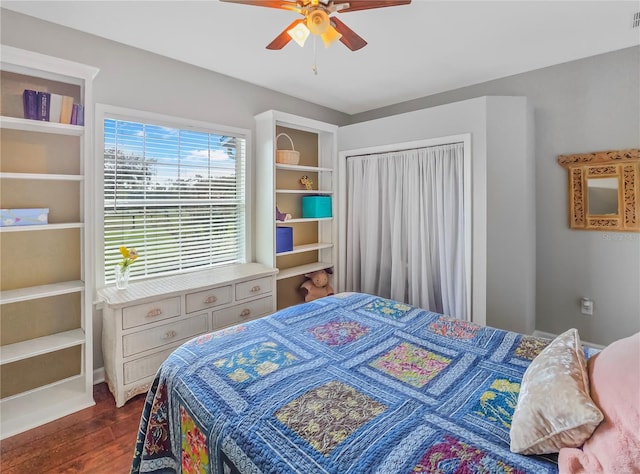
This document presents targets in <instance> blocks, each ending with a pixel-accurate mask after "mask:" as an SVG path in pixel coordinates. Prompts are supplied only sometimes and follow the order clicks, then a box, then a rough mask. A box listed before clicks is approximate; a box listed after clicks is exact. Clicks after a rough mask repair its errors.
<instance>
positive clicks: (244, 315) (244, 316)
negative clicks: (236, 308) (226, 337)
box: [240, 309, 251, 318]
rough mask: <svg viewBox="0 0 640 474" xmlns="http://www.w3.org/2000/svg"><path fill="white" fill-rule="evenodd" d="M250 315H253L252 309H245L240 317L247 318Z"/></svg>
mask: <svg viewBox="0 0 640 474" xmlns="http://www.w3.org/2000/svg"><path fill="white" fill-rule="evenodd" d="M250 314H251V310H250V309H243V310H242V312H241V313H240V317H241V318H246V317H247V316H249V315H250Z"/></svg>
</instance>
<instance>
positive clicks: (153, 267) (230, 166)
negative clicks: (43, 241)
mask: <svg viewBox="0 0 640 474" xmlns="http://www.w3.org/2000/svg"><path fill="white" fill-rule="evenodd" d="M245 151H246V140H245V138H244V137H240V136H229V135H225V134H219V133H216V132H215V131H214V130H210V131H208V130H205V131H195V130H185V129H181V128H179V127H176V128H171V127H167V126H161V125H156V124H150V123H140V122H136V121H127V120H116V119H113V118H106V119H105V120H104V262H105V282H106V283H109V282H113V281H114V280H115V278H114V274H113V273H114V272H113V267H114V266H115V265H116V264H117V263H118V262H119V261H121V258H122V257H121V254H120V251H119V248H120V246H126V247H128V248H132V247H133V248H135V249H136V250H137V251H138V253H139V255H140V257H139V258H138V260H137V261H136V262H135V264H134V265H132V266H131V277H132V278H136V277H144V276H157V275H162V274H170V273H177V272H183V271H189V270H196V269H202V268H205V267H211V266H214V265H222V264H230V263H241V262H244V259H245V254H244V249H245V226H244V222H245Z"/></svg>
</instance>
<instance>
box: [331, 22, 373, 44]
mask: <svg viewBox="0 0 640 474" xmlns="http://www.w3.org/2000/svg"><path fill="white" fill-rule="evenodd" d="M331 23H332V24H333V27H334V28H335V29H336V31H337V32H338V33H340V34H341V35H342V37H341V38H340V42H342V44H344V45H345V46H346V47H347V48H349V49H350V50H351V51H357V50H359V49H361V48H364V47H365V46H366V45H367V42H366V41H365V40H364V39H362V37H360V36H359V35H358V34H357V33H356V32H355V31H353V30H352V29H351V28H349V27H348V26H347V25H345V24H344V23H343V22H342V21H340V20H338V19H337V18H336V17H334V16H332V17H331Z"/></svg>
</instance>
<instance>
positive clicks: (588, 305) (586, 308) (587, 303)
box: [580, 298, 593, 316]
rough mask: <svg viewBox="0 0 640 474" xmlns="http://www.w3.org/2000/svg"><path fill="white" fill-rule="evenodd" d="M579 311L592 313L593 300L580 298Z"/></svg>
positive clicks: (589, 314) (587, 313)
mask: <svg viewBox="0 0 640 474" xmlns="http://www.w3.org/2000/svg"><path fill="white" fill-rule="evenodd" d="M580 312H581V313H582V314H586V315H588V316H591V315H593V301H591V300H590V299H589V298H582V300H581V305H580Z"/></svg>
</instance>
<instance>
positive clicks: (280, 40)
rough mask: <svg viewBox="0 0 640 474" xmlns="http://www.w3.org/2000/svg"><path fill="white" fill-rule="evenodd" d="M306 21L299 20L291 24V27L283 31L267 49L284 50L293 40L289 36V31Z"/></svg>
mask: <svg viewBox="0 0 640 474" xmlns="http://www.w3.org/2000/svg"><path fill="white" fill-rule="evenodd" d="M303 21H304V19H302V18H301V19H299V20H295V21H294V22H293V23H291V24H290V25H289V26H287V27H286V28H285V29H284V30H282V33H280V34H279V35H278V36H276V37H275V39H274V40H273V41H272V42H271V43H269V44H268V45H267V49H282V48H284V47H285V46H286V45H287V43H289V41H291V40H292V39H293V38H291V36H290V35H289V33H288V31H289V30H290V29H291V28H293V27H295V26H296V25H297V24H298V23H302V22H303Z"/></svg>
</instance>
